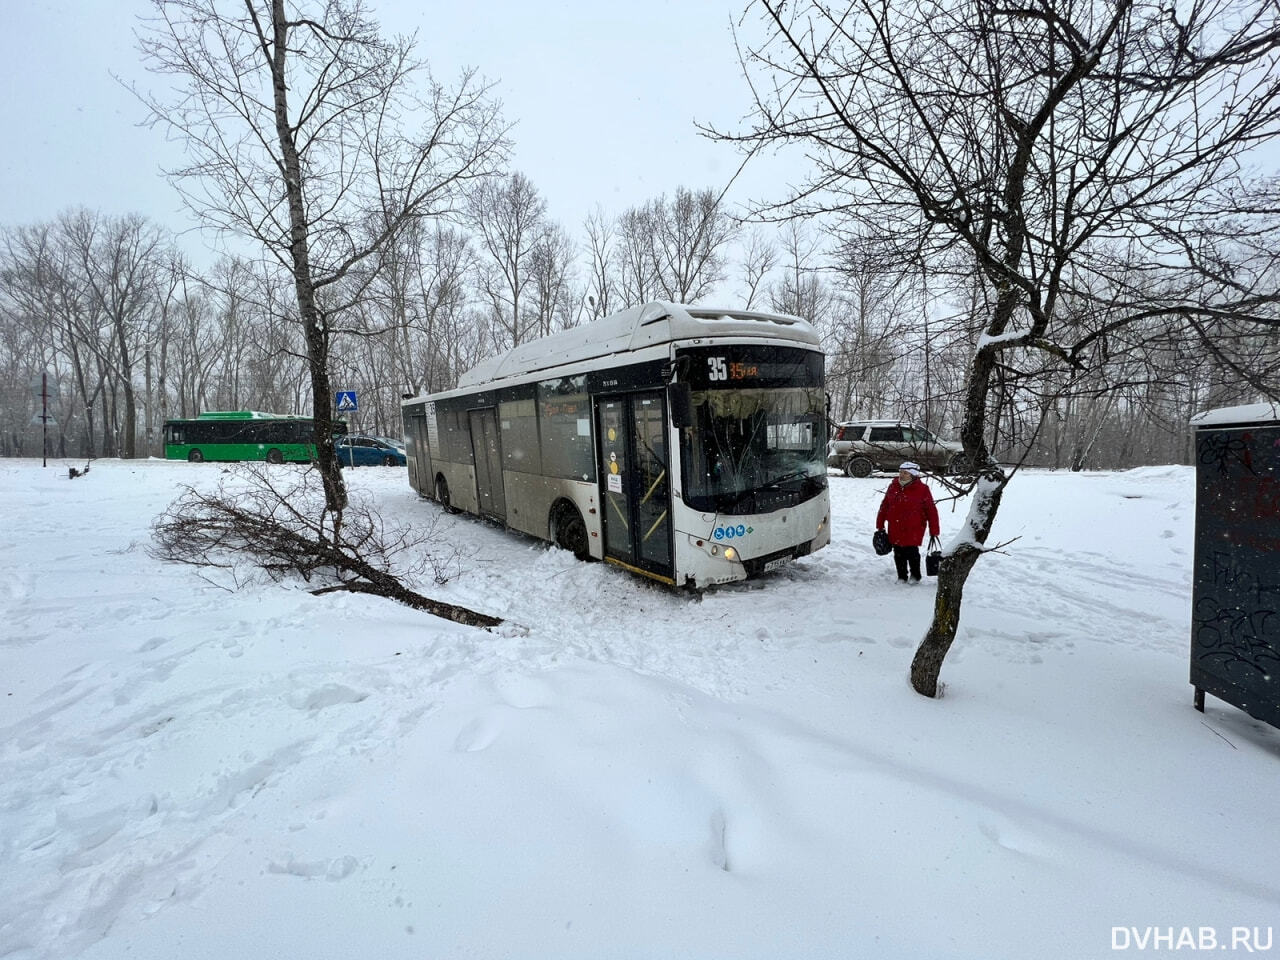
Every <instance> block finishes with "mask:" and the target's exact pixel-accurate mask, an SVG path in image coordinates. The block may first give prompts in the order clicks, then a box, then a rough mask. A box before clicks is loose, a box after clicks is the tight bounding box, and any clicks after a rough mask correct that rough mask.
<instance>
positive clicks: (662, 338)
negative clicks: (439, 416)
mask: <svg viewBox="0 0 1280 960" xmlns="http://www.w3.org/2000/svg"><path fill="white" fill-rule="evenodd" d="M710 335H715V336H734V337H776V338H781V339H785V340H793V341H796V342H798V343H804V344H811V345H813V346H817V345H818V343H819V340H818V335H817V333H816V332H815V331H814V329H813V327H812V326H810V325H809V323H808V322H807V321H805V320H803V319H801V318H800V317H793V316H788V315H786V314H778V313H759V312H756V311H753V310H734V309H722V308H719V307H697V306H689V305H687V304H679V303H666V302H663V301H660V300H656V301H654V302H652V303H647V304H645V305H644V306H640V307H632V308H630V309H628V310H622V311H620V312H618V313H614V314H610V315H609V316H607V317H602V318H601V319H599V320H594V321H592V322H591V323H586V324H583V325H582V326H580V327H572V328H570V329H568V330H563V331H561V332H560V333H553V334H551V335H550V336H547V337H542V338H541V339H538V340H530V341H529V342H527V343H522V344H520V345H519V346H518V347H514V348H512V349H511V350H508V351H507V352H506V353H503V354H500V355H498V356H496V357H490V358H489V359H488V360H482V361H481V362H480V363H478V364H476V365H475V366H474V367H472V368H471V369H470V370H468V371H467V372H466V373H464V374H463V375H462V376H461V377H459V378H458V387H460V388H461V387H474V386H478V385H479V384H482V383H489V382H491V381H494V380H503V379H506V378H508V377H516V376H520V375H522V374H526V373H532V372H535V371H537V370H545V369H547V368H548V367H557V366H560V365H561V364H565V363H575V362H578V361H582V360H590V359H592V358H594V357H605V356H608V355H610V354H613V353H622V352H625V351H628V350H639V349H641V348H643V347H648V346H653V345H654V344H659V343H667V342H669V341H672V340H693V339H696V338H698V337H706V336H710Z"/></svg>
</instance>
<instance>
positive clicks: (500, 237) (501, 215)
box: [471, 173, 547, 351]
mask: <svg viewBox="0 0 1280 960" xmlns="http://www.w3.org/2000/svg"><path fill="white" fill-rule="evenodd" d="M546 212H547V202H546V200H544V199H543V198H542V196H541V195H540V194H539V193H538V188H537V187H535V186H534V185H533V183H532V181H530V180H529V178H528V177H526V176H525V175H524V174H522V173H513V174H511V175H510V176H509V177H507V178H505V179H504V180H501V181H490V182H488V183H482V184H480V185H479V186H478V187H477V189H476V190H475V191H474V192H473V193H472V196H471V224H472V226H473V227H474V228H475V230H476V233H477V234H478V240H479V244H480V247H481V249H482V250H483V252H484V253H485V254H486V258H485V260H484V265H483V267H482V268H481V270H480V280H479V282H480V290H481V294H482V296H483V297H484V299H485V301H486V302H487V303H488V305H489V312H490V319H491V322H492V338H493V347H494V350H495V351H502V350H506V349H509V348H511V347H514V346H517V345H519V344H521V343H523V342H524V341H525V340H527V339H529V338H530V337H531V336H537V332H536V330H535V329H533V324H534V321H533V320H532V319H531V316H530V314H531V304H530V300H531V299H532V297H533V285H534V263H533V260H534V256H535V251H536V249H537V243H538V239H539V238H540V237H541V236H542V234H543V231H544V230H545V227H546Z"/></svg>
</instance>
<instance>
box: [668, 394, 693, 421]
mask: <svg viewBox="0 0 1280 960" xmlns="http://www.w3.org/2000/svg"><path fill="white" fill-rule="evenodd" d="M667 407H668V408H669V409H670V411H671V425H672V426H674V427H691V426H693V396H692V391H691V390H690V389H689V385H688V384H687V383H672V384H669V385H668V386H667Z"/></svg>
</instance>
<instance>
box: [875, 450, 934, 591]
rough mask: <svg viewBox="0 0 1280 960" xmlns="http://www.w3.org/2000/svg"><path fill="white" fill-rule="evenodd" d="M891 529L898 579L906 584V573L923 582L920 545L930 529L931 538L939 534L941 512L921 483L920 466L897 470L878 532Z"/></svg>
mask: <svg viewBox="0 0 1280 960" xmlns="http://www.w3.org/2000/svg"><path fill="white" fill-rule="evenodd" d="M886 524H888V528H889V542H890V543H891V544H893V562H894V565H895V566H896V567H897V568H898V579H899V580H901V581H902V582H903V583H906V582H907V569H908V567H909V568H910V570H911V581H912V582H913V583H919V582H920V544H922V543H923V542H924V531H925V527H926V526H927V527H928V529H929V536H931V537H936V536H937V535H938V532H939V527H938V508H937V507H936V506H934V503H933V494H932V493H930V492H929V488H928V487H926V486H925V484H924V481H923V480H921V479H920V465H919V464H918V463H911V462H910V461H908V462H907V463H904V464H903V465H902V466H900V467H899V468H898V479H897V480H895V481H893V483H891V484H889V489H888V490H886V491H885V493H884V500H883V501H882V502H881V504H880V512H879V513H878V514H876V529H877V530H883V529H884V528H885V525H886Z"/></svg>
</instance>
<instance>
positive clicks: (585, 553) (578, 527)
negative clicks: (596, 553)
mask: <svg viewBox="0 0 1280 960" xmlns="http://www.w3.org/2000/svg"><path fill="white" fill-rule="evenodd" d="M551 528H552V531H553V536H554V538H555V542H556V546H558V547H559V548H560V549H561V550H568V551H569V552H570V553H572V554H573V555H574V556H575V557H577V558H578V559H579V560H586V559H588V558H589V557H590V556H591V546H590V544H589V543H588V541H587V525H586V524H585V523H583V522H582V514H580V513H579V512H578V508H577V507H574V506H572V505H570V504H568V503H562V504H561V505H560V506H559V508H558V509H557V510H556V512H555V516H554V518H553V520H552V524H551Z"/></svg>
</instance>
